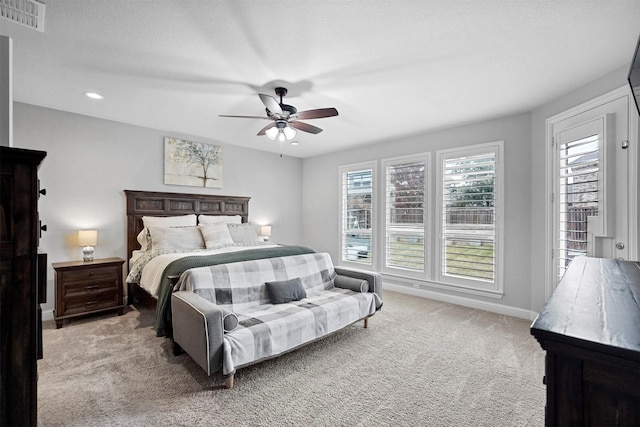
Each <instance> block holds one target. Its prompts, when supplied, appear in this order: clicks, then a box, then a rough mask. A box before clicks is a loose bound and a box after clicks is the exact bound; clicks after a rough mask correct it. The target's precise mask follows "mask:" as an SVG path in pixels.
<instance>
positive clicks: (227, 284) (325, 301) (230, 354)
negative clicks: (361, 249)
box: [177, 253, 377, 375]
mask: <svg viewBox="0 0 640 427" xmlns="http://www.w3.org/2000/svg"><path fill="white" fill-rule="evenodd" d="M335 276H336V273H335V270H334V268H333V263H332V262H331V258H330V256H329V254H326V253H325V254H322V253H320V254H318V253H313V254H305V255H295V256H289V257H282V258H272V259H263V260H257V261H246V262H239V263H233V264H224V265H216V266H211V267H203V268H194V269H191V270H188V271H187V272H185V273H184V274H183V275H182V278H181V279H180V282H179V283H178V285H177V286H178V287H179V290H190V291H192V292H195V293H196V294H199V295H200V296H202V297H203V298H205V299H207V300H209V301H211V302H213V303H215V304H217V305H219V306H221V307H223V308H225V309H227V310H229V311H232V312H234V313H235V314H236V316H237V317H238V327H236V329H234V330H233V331H231V332H226V333H225V334H224V349H223V352H224V355H223V366H222V373H223V375H231V374H233V373H235V370H236V368H238V367H240V366H243V365H247V364H250V363H254V362H257V361H259V360H262V359H266V358H270V357H273V356H277V355H279V354H281V353H284V352H286V351H288V350H291V349H294V348H296V347H299V346H301V345H303V344H305V343H308V342H310V341H313V340H315V339H318V338H321V337H323V336H324V335H326V334H329V333H331V332H334V331H337V330H339V329H341V328H343V327H345V326H347V325H350V324H351V323H353V322H356V321H358V320H360V319H363V318H365V317H368V316H370V315H372V314H374V313H375V312H376V307H377V299H376V298H375V297H376V295H375V294H373V293H369V292H367V293H356V292H353V291H350V290H347V289H340V288H336V287H334V286H333V281H334V278H335ZM297 277H299V278H300V279H301V281H302V284H303V287H304V288H305V291H306V293H307V297H306V298H304V299H302V300H300V301H293V302H291V303H286V304H271V302H270V299H269V296H268V294H267V291H266V286H265V282H271V281H280V280H288V279H292V278H297Z"/></svg>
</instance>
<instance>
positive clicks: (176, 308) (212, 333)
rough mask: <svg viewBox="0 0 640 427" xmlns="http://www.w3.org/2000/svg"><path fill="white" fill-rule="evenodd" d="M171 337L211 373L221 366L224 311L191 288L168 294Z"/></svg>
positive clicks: (208, 373)
mask: <svg viewBox="0 0 640 427" xmlns="http://www.w3.org/2000/svg"><path fill="white" fill-rule="evenodd" d="M171 311H172V314H173V321H172V322H173V340H174V341H175V342H176V343H177V344H178V345H180V347H182V348H183V349H184V350H185V351H186V352H187V353H189V355H190V356H191V358H193V360H195V362H196V363H197V364H198V365H200V366H201V367H202V369H204V370H205V371H206V372H207V375H211V374H212V373H213V372H216V371H219V370H220V369H221V366H222V351H223V347H222V346H223V339H222V337H223V334H224V325H223V319H224V312H223V310H222V309H221V308H220V307H218V306H217V305H215V304H213V303H212V302H209V301H207V300H206V299H204V298H202V297H201V296H200V295H197V294H195V293H193V292H190V291H178V292H174V293H173V294H172V295H171Z"/></svg>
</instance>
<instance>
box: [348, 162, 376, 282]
mask: <svg viewBox="0 0 640 427" xmlns="http://www.w3.org/2000/svg"><path fill="white" fill-rule="evenodd" d="M367 169H371V248H370V251H371V254H370V256H369V259H370V263H368V264H367V263H362V262H356V261H350V260H349V259H346V257H344V256H343V255H344V251H343V248H344V247H345V245H346V243H345V234H346V230H345V224H346V219H345V215H346V205H345V193H344V188H345V185H346V183H345V180H344V179H345V176H346V174H348V173H350V172H358V171H362V170H367ZM339 177H340V178H339V180H338V185H339V191H338V194H339V198H340V200H339V206H340V217H339V220H340V224H339V226H338V228H339V233H340V234H339V242H338V254H339V258H340V265H343V266H346V267H352V268H358V269H362V270H371V271H373V270H374V269H376V266H377V258H376V257H377V256H378V250H377V247H378V243H377V241H378V236H377V234H378V233H377V232H376V230H377V229H378V207H377V204H378V202H377V200H378V194H377V191H378V183H377V179H378V170H377V162H375V161H371V162H362V163H353V164H349V165H343V166H340V167H339Z"/></svg>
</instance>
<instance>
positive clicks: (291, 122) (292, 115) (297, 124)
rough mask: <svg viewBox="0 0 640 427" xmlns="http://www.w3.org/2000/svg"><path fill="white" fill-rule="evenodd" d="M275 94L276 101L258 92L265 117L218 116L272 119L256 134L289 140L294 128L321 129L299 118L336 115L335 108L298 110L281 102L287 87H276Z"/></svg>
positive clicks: (315, 131) (317, 131) (319, 130)
mask: <svg viewBox="0 0 640 427" xmlns="http://www.w3.org/2000/svg"><path fill="white" fill-rule="evenodd" d="M275 92H276V95H277V96H279V97H280V102H278V101H277V100H276V99H275V98H274V97H272V96H270V95H265V94H262V93H260V94H258V96H259V97H260V100H261V101H262V103H263V104H264V105H265V107H266V109H265V110H266V112H267V117H262V116H232V115H226V114H220V117H236V118H240V119H265V120H272V123H269V124H268V125H267V126H265V127H264V128H262V129H260V132H258V136H260V135H267V137H269V139H272V140H273V139H276V138H278V140H279V141H280V142H282V141H284V140H285V139H286V140H291V139H293V138H294V137H295V136H296V130H301V131H303V132H308V133H313V134H316V133H320V132H322V129H320V128H319V127H317V126H313V125H310V124H308V123H304V122H301V121H299V120H309V119H321V118H323V117H333V116H337V115H338V110H336V109H335V108H318V109H315V110H306V111H298V110H297V108H296V107H294V106H293V105H287V104H285V103H283V102H282V98H283V97H284V96H285V95H286V94H287V89H286V88H284V87H277V88H276V89H275Z"/></svg>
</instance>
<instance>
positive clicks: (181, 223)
mask: <svg viewBox="0 0 640 427" xmlns="http://www.w3.org/2000/svg"><path fill="white" fill-rule="evenodd" d="M142 223H143V224H144V227H145V228H151V227H188V226H190V225H193V226H195V225H198V222H197V220H196V216H195V214H191V215H179V216H143V217H142Z"/></svg>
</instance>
